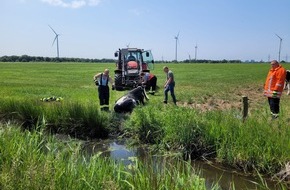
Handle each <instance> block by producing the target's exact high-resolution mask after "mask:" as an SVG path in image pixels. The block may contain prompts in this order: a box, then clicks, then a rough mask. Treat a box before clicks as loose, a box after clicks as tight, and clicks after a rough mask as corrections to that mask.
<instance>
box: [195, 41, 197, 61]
mask: <svg viewBox="0 0 290 190" xmlns="http://www.w3.org/2000/svg"><path fill="white" fill-rule="evenodd" d="M194 48H195V57H194V60H195V61H196V56H197V44H195V47H194Z"/></svg>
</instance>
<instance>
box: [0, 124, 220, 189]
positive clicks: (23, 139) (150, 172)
mask: <svg viewBox="0 0 290 190" xmlns="http://www.w3.org/2000/svg"><path fill="white" fill-rule="evenodd" d="M81 147H82V144H81V143H80V142H79V141H74V140H70V141H65V142H64V141H59V140H57V139H56V138H55V137H54V136H47V135H46V134H45V133H44V131H43V130H42V127H38V130H34V131H28V130H26V131H24V132H23V131H21V130H20V128H18V127H15V126H11V125H1V126H0V153H1V157H0V188H1V189H3V190H7V189H100V190H101V189H102V190H103V189H108V190H109V189H110V190H111V189H124V190H127V189H140V190H142V189H144V190H145V189H206V188H205V181H204V179H201V178H199V177H198V176H197V175H196V173H195V172H194V170H193V169H192V168H191V166H190V165H189V164H184V163H181V162H180V163H179V164H177V165H170V166H168V165H166V164H165V162H162V163H163V164H164V165H162V168H159V169H157V168H156V167H153V165H152V164H151V165H147V164H146V163H145V164H142V163H141V162H139V161H138V160H135V162H134V164H133V165H130V166H128V167H126V166H124V165H122V164H116V163H114V162H113V161H111V160H109V159H107V158H103V157H100V155H99V154H98V155H95V156H92V157H86V156H85V155H83V153H82V152H81V149H82V148H81ZM212 189H218V186H217V185H216V186H214V187H213V188H212Z"/></svg>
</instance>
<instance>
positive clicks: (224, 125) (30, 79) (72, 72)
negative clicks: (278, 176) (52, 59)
mask: <svg viewBox="0 0 290 190" xmlns="http://www.w3.org/2000/svg"><path fill="white" fill-rule="evenodd" d="M164 65H165V64H156V65H155V68H154V70H152V73H154V74H155V75H156V76H157V78H158V81H157V85H158V86H159V87H160V88H159V90H158V91H157V93H156V95H154V96H150V100H149V101H148V103H147V105H146V106H144V107H138V108H136V109H135V110H134V112H133V113H132V114H131V115H130V117H128V118H127V119H126V120H125V121H124V122H122V123H120V120H119V118H118V116H116V115H115V114H114V113H112V114H110V113H100V112H99V111H98V110H99V105H98V97H97V89H96V86H95V84H94V83H93V76H94V74H96V73H98V72H102V71H103V70H104V69H105V68H109V69H110V71H111V73H110V74H111V76H113V70H114V68H115V64H113V63H112V64H93V63H0V66H1V71H0V72H1V73H0V74H1V75H0V88H1V91H0V100H1V103H0V114H1V118H5V121H7V118H8V119H15V118H16V119H17V120H20V121H22V123H23V119H24V121H26V122H28V124H33V125H36V124H48V125H47V126H51V125H52V126H53V127H52V128H53V129H54V130H56V131H61V132H67V133H69V134H72V133H70V132H69V131H72V129H73V133H74V134H75V133H82V132H83V133H84V132H86V133H88V134H90V133H93V132H94V133H95V132H96V131H95V130H96V128H99V129H102V130H103V129H105V128H106V127H108V126H111V127H112V125H113V128H111V129H110V130H111V131H112V130H114V127H116V126H117V125H118V126H117V127H119V125H121V127H122V130H124V131H125V133H126V134H127V135H130V136H131V137H132V138H136V139H137V140H138V141H139V142H141V143H150V144H153V145H155V146H158V148H159V149H163V150H167V149H170V150H177V151H179V152H181V153H183V155H184V156H186V157H191V158H195V157H197V158H198V157H209V158H212V159H215V160H216V161H218V162H222V163H225V164H229V165H231V166H234V167H236V168H239V169H241V170H244V171H245V172H253V173H255V172H256V171H257V172H260V173H262V174H267V175H273V174H274V173H276V172H278V171H279V170H280V169H281V167H282V166H283V165H284V164H285V163H286V162H288V161H289V159H290V142H289V136H290V127H289V126H290V125H289V124H290V117H289V114H288V113H289V111H290V102H289V101H290V96H287V95H286V93H284V94H283V96H282V99H281V114H280V117H279V119H277V120H273V121H272V120H271V117H270V111H269V106H268V103H267V99H266V98H265V97H263V84H264V80H265V78H266V75H267V72H268V70H269V68H270V65H269V64H168V65H167V66H168V67H169V69H170V70H172V71H173V72H174V74H175V80H176V88H175V91H176V97H177V100H178V103H177V104H178V106H177V107H176V106H174V105H173V103H172V102H171V97H170V96H169V104H168V105H163V103H162V100H163V98H164V97H163V88H162V87H163V85H164V81H165V78H166V76H165V73H164V72H163V70H162V67H163V66H164ZM285 67H286V68H289V67H290V65H289V66H288V65H285ZM124 93H125V92H122V91H121V92H118V91H111V98H110V103H111V109H112V106H113V104H114V102H115V100H117V99H118V98H119V97H121V96H122V95H123V94H124ZM51 96H56V97H63V101H61V102H41V101H40V99H41V98H45V97H51ZM242 96H248V98H249V115H248V118H247V120H246V121H245V122H243V121H242V119H241V116H242V102H241V100H242ZM15 112H17V113H18V116H17V117H16V116H15V114H14V115H13V114H12V113H15ZM9 114H10V115H13V116H10V115H9ZM19 115H20V116H21V117H19ZM41 120H45V122H41ZM88 126H89V127H88ZM60 129H61V130H60ZM97 131H98V132H99V130H97ZM103 131H105V132H108V131H106V130H103Z"/></svg>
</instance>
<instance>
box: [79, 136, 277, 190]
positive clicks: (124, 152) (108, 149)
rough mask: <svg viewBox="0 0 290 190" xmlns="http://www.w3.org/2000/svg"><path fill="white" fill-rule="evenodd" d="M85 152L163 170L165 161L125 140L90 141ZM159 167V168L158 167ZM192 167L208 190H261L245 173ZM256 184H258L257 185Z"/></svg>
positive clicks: (201, 165) (208, 165)
mask: <svg viewBox="0 0 290 190" xmlns="http://www.w3.org/2000/svg"><path fill="white" fill-rule="evenodd" d="M84 150H85V151H86V153H88V154H89V155H94V154H100V155H101V156H105V157H109V158H111V159H113V160H114V161H115V162H118V163H123V164H125V165H130V164H134V163H133V162H134V161H132V160H134V159H132V158H135V157H137V158H138V160H140V161H148V160H151V161H152V163H151V164H152V166H153V167H154V168H155V169H157V168H159V169H160V168H162V166H161V165H163V163H164V161H165V159H164V157H160V156H156V155H155V156H152V155H149V153H148V151H147V149H146V147H134V148H133V147H127V146H126V141H125V140H116V139H114V140H110V139H107V140H102V141H90V142H87V143H85V146H84ZM173 160H174V159H168V160H166V162H170V163H171V165H174V164H172V163H173V162H174V161H173ZM157 165H158V166H157ZM191 165H192V166H193V168H195V170H196V171H200V176H201V177H203V178H205V180H206V186H207V188H208V189H211V187H212V186H213V185H214V184H216V183H217V182H218V184H219V186H220V187H221V188H222V189H225V190H228V189H231V187H232V186H233V184H234V187H235V189H237V190H239V189H259V186H257V185H256V184H260V183H261V181H260V180H259V179H257V178H254V177H252V176H246V175H245V174H243V173H239V172H238V171H236V170H233V169H229V168H226V167H223V166H221V165H217V164H212V163H207V162H204V161H192V162H191ZM255 183H256V184H255ZM267 183H268V188H269V189H273V190H275V189H279V188H278V187H275V184H274V183H272V182H269V181H268V182H267Z"/></svg>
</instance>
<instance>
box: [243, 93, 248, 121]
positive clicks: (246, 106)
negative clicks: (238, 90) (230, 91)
mask: <svg viewBox="0 0 290 190" xmlns="http://www.w3.org/2000/svg"><path fill="white" fill-rule="evenodd" d="M242 98H243V121H245V120H246V118H247V116H248V109H249V102H248V100H249V99H248V97H247V96H242Z"/></svg>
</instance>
